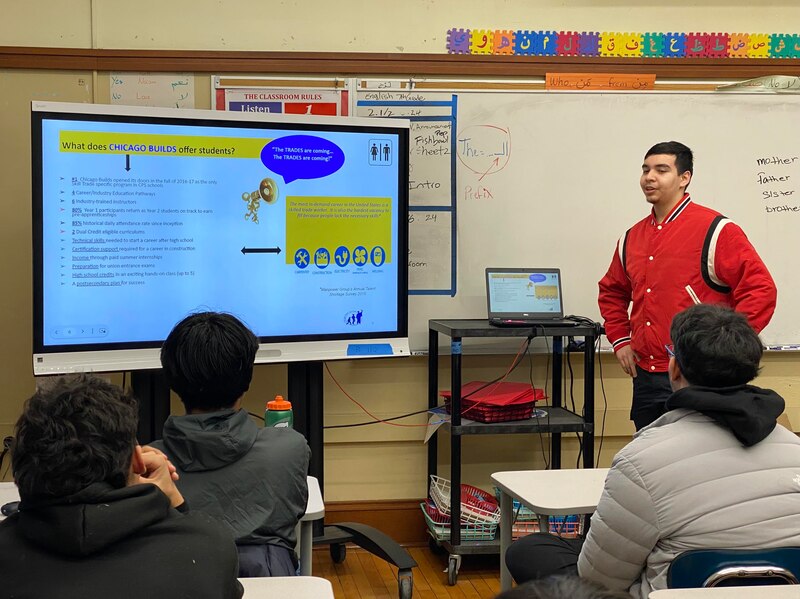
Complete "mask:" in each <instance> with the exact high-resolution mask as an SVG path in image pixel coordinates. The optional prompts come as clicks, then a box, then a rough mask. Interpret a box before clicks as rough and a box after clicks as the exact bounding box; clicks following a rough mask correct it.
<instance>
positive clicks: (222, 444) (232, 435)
mask: <svg viewBox="0 0 800 599" xmlns="http://www.w3.org/2000/svg"><path fill="white" fill-rule="evenodd" d="M257 436H258V426H256V424H255V422H253V421H252V420H250V417H249V415H248V414H247V412H246V411H245V410H222V411H220V412H211V413H209V414H187V415H186V416H170V417H169V418H167V421H166V422H165V423H164V433H163V443H164V446H165V447H166V448H167V454H169V456H170V459H171V460H172V461H173V462H174V463H175V465H176V466H177V467H178V468H180V469H181V470H183V471H184V472H202V471H206V470H217V469H218V468H222V467H223V466H227V465H228V464H230V463H232V462H235V461H237V460H238V459H239V458H241V457H242V456H243V455H245V454H246V453H247V452H248V451H250V448H251V447H252V446H253V443H255V442H256V437H257Z"/></svg>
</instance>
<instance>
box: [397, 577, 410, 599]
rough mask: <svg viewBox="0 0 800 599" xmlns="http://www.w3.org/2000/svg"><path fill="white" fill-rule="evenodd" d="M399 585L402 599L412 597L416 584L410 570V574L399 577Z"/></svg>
mask: <svg viewBox="0 0 800 599" xmlns="http://www.w3.org/2000/svg"><path fill="white" fill-rule="evenodd" d="M397 587H398V591H399V597H400V599H411V594H412V592H413V588H414V585H413V581H412V578H411V573H410V572H409V573H408V575H402V576H400V578H399V579H398V583H397Z"/></svg>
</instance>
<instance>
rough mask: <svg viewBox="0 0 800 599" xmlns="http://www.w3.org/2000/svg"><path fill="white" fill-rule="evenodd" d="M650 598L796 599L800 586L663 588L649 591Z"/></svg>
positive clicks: (799, 592) (798, 596)
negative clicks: (753, 598)
mask: <svg viewBox="0 0 800 599" xmlns="http://www.w3.org/2000/svg"><path fill="white" fill-rule="evenodd" d="M649 597H650V599H751V598H752V597H759V598H761V597H763V598H764V599H789V598H791V599H798V598H800V586H798V585H791V584H787V585H773V586H758V587H716V588H712V589H664V590H661V591H653V592H652V593H650V596H649Z"/></svg>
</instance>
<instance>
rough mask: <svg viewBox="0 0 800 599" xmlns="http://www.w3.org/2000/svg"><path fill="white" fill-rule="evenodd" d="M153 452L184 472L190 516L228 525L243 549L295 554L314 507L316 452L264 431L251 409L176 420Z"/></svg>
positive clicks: (278, 431) (289, 435)
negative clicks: (311, 469)
mask: <svg viewBox="0 0 800 599" xmlns="http://www.w3.org/2000/svg"><path fill="white" fill-rule="evenodd" d="M163 434H164V437H163V439H162V440H161V441H156V442H155V443H153V444H152V445H153V446H154V447H157V448H158V449H160V450H161V451H163V452H164V453H166V454H167V456H169V459H170V460H171V461H172V463H173V464H175V466H176V468H177V469H178V474H179V475H180V479H179V480H178V481H177V483H176V484H177V486H178V490H179V491H180V492H181V494H182V495H183V496H184V498H185V499H186V501H187V503H188V504H189V507H190V508H191V509H192V510H197V511H202V512H205V513H207V514H210V515H211V516H213V517H214V518H216V519H217V520H218V521H221V522H223V523H225V524H227V525H228V527H229V528H230V530H231V532H232V534H233V538H234V539H236V542H237V543H238V544H243V545H248V544H272V545H279V546H281V547H285V548H286V549H288V550H289V551H294V546H295V542H296V539H297V535H296V533H295V526H296V525H297V522H298V520H299V519H300V518H301V517H302V516H303V514H304V513H305V510H306V503H307V502H308V484H307V482H306V473H307V472H308V461H309V458H310V455H311V450H310V449H309V448H308V444H307V443H306V440H305V438H304V437H303V436H302V435H301V434H300V433H298V432H297V431H294V430H292V429H290V428H259V427H258V426H256V424H255V423H254V422H253V421H252V420H250V418H249V416H248V414H247V412H246V411H245V410H237V411H234V410H222V411H220V412H213V413H210V414H189V415H186V416H170V417H169V418H168V419H167V421H166V423H165V424H164V433H163Z"/></svg>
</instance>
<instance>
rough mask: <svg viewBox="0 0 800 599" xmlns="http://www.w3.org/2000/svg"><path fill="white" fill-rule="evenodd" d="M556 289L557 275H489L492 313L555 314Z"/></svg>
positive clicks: (556, 303) (547, 273)
mask: <svg viewBox="0 0 800 599" xmlns="http://www.w3.org/2000/svg"><path fill="white" fill-rule="evenodd" d="M558 289H559V285H558V275H557V274H556V273H553V272H544V273H539V272H529V273H519V272H518V273H490V274H489V301H490V302H491V306H492V312H498V313H525V312H529V313H543V314H544V313H553V314H558V313H559V312H561V300H560V298H559V294H558Z"/></svg>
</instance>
